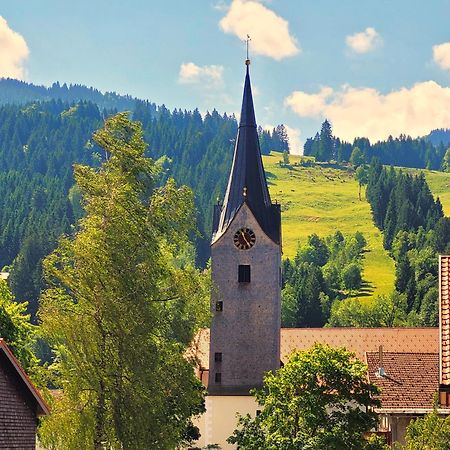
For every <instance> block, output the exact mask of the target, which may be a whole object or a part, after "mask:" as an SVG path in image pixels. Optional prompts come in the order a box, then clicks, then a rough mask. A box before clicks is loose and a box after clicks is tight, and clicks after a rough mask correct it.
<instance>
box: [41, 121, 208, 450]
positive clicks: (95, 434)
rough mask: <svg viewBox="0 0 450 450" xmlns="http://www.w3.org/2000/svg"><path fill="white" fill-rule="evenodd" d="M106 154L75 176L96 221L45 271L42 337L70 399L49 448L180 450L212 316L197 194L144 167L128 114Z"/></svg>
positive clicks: (111, 126) (44, 432)
mask: <svg viewBox="0 0 450 450" xmlns="http://www.w3.org/2000/svg"><path fill="white" fill-rule="evenodd" d="M94 140H95V142H96V143H97V144H98V145H99V146H100V147H101V148H102V149H103V150H104V152H105V154H106V155H107V159H106V162H105V163H104V164H103V165H102V166H101V167H100V168H98V169H95V168H91V167H86V166H79V165H78V166H75V179H76V182H77V185H78V187H79V189H80V193H81V197H82V204H83V206H84V209H85V211H86V215H85V217H84V218H83V219H81V221H80V226H79V231H78V232H77V233H76V234H75V236H71V237H64V238H62V239H61V240H60V242H59V245H58V247H57V249H56V250H55V251H54V252H53V253H52V254H51V255H50V256H49V257H47V259H46V260H45V263H44V271H45V276H46V280H47V283H48V286H49V287H48V289H47V290H46V291H45V292H44V294H43V296H42V298H41V305H42V306H41V309H40V318H41V320H42V330H43V333H44V335H45V337H46V338H47V339H48V340H49V342H50V344H51V345H52V347H53V349H54V350H55V352H56V355H57V359H56V362H55V364H54V366H53V368H54V371H55V374H56V376H55V380H54V382H55V383H56V384H57V385H59V386H61V387H62V388H63V394H62V396H61V397H59V398H58V399H57V400H56V401H55V403H54V405H53V413H52V415H51V416H50V417H49V418H48V419H47V420H45V421H44V423H43V426H42V429H41V440H42V442H43V444H44V445H45V447H46V448H49V449H59V448H61V449H80V448H92V449H96V450H97V449H103V448H111V449H142V448H158V449H173V448H175V447H176V446H177V445H179V444H180V442H181V441H183V439H184V437H185V436H186V430H187V429H188V428H189V427H190V417H191V415H192V414H196V413H199V412H200V411H201V410H202V400H203V389H202V387H201V385H200V383H199V382H198V380H197V379H196V377H195V376H194V372H193V367H192V362H190V361H189V360H188V359H187V358H186V357H185V352H186V347H187V346H188V345H189V342H190V341H191V339H192V336H193V333H194V332H195V331H196V329H197V327H198V326H199V325H200V324H201V325H204V322H203V323H200V322H201V321H202V319H203V320H204V319H205V311H207V310H208V308H207V306H206V305H207V303H206V299H207V292H208V291H209V288H208V286H207V280H206V275H201V274H199V273H198V272H197V271H196V269H195V268H194V267H193V265H192V261H189V258H188V257H187V256H186V255H188V254H189V252H188V251H186V243H187V242H188V234H189V232H190V231H191V226H192V223H193V222H194V220H193V214H194V207H193V199H192V194H191V192H190V191H189V190H188V189H187V188H177V187H176V186H175V183H174V182H173V181H172V180H169V181H168V182H167V183H166V184H165V185H163V186H162V187H160V188H157V187H156V182H157V180H158V166H157V164H156V163H155V162H153V161H152V160H151V159H148V158H146V157H145V156H144V150H145V147H146V145H145V143H144V141H143V137H142V130H141V127H140V125H139V124H138V123H136V122H131V121H129V119H128V117H127V115H126V114H125V113H121V114H118V115H117V116H114V117H112V118H109V119H107V120H106V122H105V125H104V128H103V129H101V130H99V131H98V132H96V133H95V135H94Z"/></svg>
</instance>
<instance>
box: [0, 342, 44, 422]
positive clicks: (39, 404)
mask: <svg viewBox="0 0 450 450" xmlns="http://www.w3.org/2000/svg"><path fill="white" fill-rule="evenodd" d="M0 352H2V353H3V354H4V355H5V356H6V358H7V359H8V360H9V362H10V363H11V366H12V368H13V369H14V371H15V372H16V373H17V376H18V378H19V379H20V380H21V381H22V383H23V384H24V385H25V388H26V389H27V391H28V392H29V393H30V394H31V396H32V397H33V398H34V400H35V401H36V414H37V415H38V416H43V415H48V414H50V408H49V406H48V405H47V403H46V402H45V400H44V399H43V398H42V396H41V394H40V393H39V391H38V390H37V389H36V387H35V386H34V385H33V383H32V382H31V380H30V378H29V377H28V375H27V374H26V373H25V370H24V369H23V368H22V366H21V365H20V363H19V361H18V360H17V358H16V357H15V356H14V354H13V353H12V351H11V350H10V349H9V347H8V346H7V345H6V342H5V341H4V340H3V339H2V338H0Z"/></svg>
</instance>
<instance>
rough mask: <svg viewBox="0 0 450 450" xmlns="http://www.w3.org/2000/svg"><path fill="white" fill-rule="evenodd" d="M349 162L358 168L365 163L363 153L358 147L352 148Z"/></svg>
mask: <svg viewBox="0 0 450 450" xmlns="http://www.w3.org/2000/svg"><path fill="white" fill-rule="evenodd" d="M350 162H351V163H352V164H353V165H354V166H355V167H358V166H360V165H361V164H364V162H365V156H364V152H363V151H362V150H361V149H360V148H359V147H354V148H353V150H352V154H351V155H350Z"/></svg>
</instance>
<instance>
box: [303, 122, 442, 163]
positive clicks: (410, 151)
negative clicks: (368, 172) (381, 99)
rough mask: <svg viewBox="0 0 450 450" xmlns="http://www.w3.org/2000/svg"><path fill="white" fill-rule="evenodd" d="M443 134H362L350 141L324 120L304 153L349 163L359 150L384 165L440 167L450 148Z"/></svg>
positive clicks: (364, 158)
mask: <svg viewBox="0 0 450 450" xmlns="http://www.w3.org/2000/svg"><path fill="white" fill-rule="evenodd" d="M441 131H442V130H441ZM444 136H445V134H444V133H440V134H439V133H437V132H434V133H430V135H429V136H428V137H427V138H416V139H413V138H411V137H410V136H406V135H401V136H400V137H398V138H393V137H391V136H390V137H389V138H388V139H387V140H386V141H378V142H375V143H371V142H370V141H369V139H367V138H364V137H361V138H357V139H355V140H354V141H353V143H349V142H345V141H341V140H340V139H339V138H338V137H335V136H333V133H332V128H331V124H330V123H329V122H328V121H327V120H325V122H324V123H323V124H322V129H321V131H320V133H317V134H316V136H315V137H314V138H309V139H307V140H306V143H305V146H304V155H305V156H314V157H315V158H316V160H317V161H337V162H349V161H352V156H354V154H355V152H356V153H357V154H358V153H359V154H360V155H361V157H362V160H361V161H360V162H365V163H367V164H369V163H370V162H371V161H372V158H374V157H375V158H377V159H378V160H379V161H380V162H381V164H385V165H392V166H400V167H416V168H423V169H425V168H426V169H435V170H439V169H440V168H441V166H442V163H443V158H444V155H445V152H446V149H447V142H445V137H444ZM443 141H444V142H443Z"/></svg>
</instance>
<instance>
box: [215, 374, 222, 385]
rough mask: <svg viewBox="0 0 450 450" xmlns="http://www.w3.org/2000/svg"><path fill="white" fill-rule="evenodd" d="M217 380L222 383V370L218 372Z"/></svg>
mask: <svg viewBox="0 0 450 450" xmlns="http://www.w3.org/2000/svg"><path fill="white" fill-rule="evenodd" d="M215 382H216V383H222V374H221V373H220V372H216V376H215Z"/></svg>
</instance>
